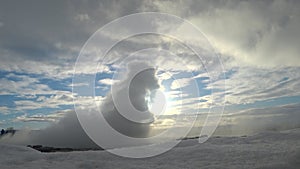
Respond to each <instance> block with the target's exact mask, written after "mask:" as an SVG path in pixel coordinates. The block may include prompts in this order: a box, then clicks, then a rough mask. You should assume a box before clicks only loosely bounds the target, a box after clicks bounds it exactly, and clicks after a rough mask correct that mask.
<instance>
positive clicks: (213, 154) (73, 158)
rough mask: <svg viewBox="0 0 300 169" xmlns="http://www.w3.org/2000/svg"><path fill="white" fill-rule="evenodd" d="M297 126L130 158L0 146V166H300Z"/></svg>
mask: <svg viewBox="0 0 300 169" xmlns="http://www.w3.org/2000/svg"><path fill="white" fill-rule="evenodd" d="M299 140H300V129H295V130H289V131H284V132H265V133H261V134H258V135H254V136H249V137H213V138H211V139H209V140H208V141H207V142H205V143H203V144H198V142H197V141H198V140H197V139H190V140H184V141H182V142H181V143H180V144H179V145H178V146H177V147H175V148H173V149H172V150H170V151H169V152H167V153H164V154H162V155H159V156H156V157H151V158H145V159H130V158H123V157H118V156H115V155H112V154H110V153H108V152H106V151H85V152H67V153H41V152H38V151H36V150H33V149H31V148H28V147H24V146H15V145H8V144H1V145H0V168H1V169H11V168H14V169H18V168H20V169H21V168H22V169H23V168H25V169H27V168H30V169H36V168H39V169H40V168H64V169H68V168H70V169H76V168H78V169H90V168H103V169H105V168H120V169H122V168H126V169H130V168H141V169H143V168H144V169H150V168H151V169H152V168H154V169H155V168H165V169H167V168H172V169H177V168H178V169H183V168H184V169H189V168H191V169H192V168H222V169H224V168H230V169H234V168H237V169H240V168H264V169H267V168H269V169H276V168H278V169H279V168H287V169H289V168H290V169H292V168H295V169H296V168H300V160H299V159H300V141H299Z"/></svg>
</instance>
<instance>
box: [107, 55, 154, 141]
mask: <svg viewBox="0 0 300 169" xmlns="http://www.w3.org/2000/svg"><path fill="white" fill-rule="evenodd" d="M115 75H117V74H115ZM122 77H123V79H119V80H116V78H117V77H116V76H115V77H114V80H115V81H118V82H117V83H116V84H113V85H112V89H111V93H110V94H109V95H108V96H107V98H106V100H105V101H104V103H103V104H102V106H101V110H102V113H103V116H104V118H105V119H106V121H107V122H108V123H109V125H110V126H111V127H112V128H114V129H115V130H116V131H118V132H120V133H122V134H124V135H126V136H129V137H139V138H143V137H147V136H148V133H149V130H150V127H149V126H150V124H151V123H152V122H153V121H154V117H153V114H152V113H151V112H149V108H148V100H147V95H148V94H149V93H150V92H152V91H153V90H155V89H158V88H159V84H158V81H157V79H156V77H155V69H154V68H153V67H150V66H149V65H148V64H146V63H144V62H136V61H135V62H131V63H128V65H127V71H126V74H125V75H124V74H122V75H121V78H122ZM152 96H153V95H152Z"/></svg>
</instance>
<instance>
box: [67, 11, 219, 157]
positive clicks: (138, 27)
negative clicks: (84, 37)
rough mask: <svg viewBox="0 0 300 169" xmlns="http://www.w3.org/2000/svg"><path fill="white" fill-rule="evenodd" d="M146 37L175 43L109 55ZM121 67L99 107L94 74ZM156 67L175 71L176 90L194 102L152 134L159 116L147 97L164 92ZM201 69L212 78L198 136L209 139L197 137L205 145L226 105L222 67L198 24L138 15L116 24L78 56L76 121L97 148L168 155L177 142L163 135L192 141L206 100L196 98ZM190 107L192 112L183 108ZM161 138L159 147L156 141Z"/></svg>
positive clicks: (136, 47)
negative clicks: (191, 134)
mask: <svg viewBox="0 0 300 169" xmlns="http://www.w3.org/2000/svg"><path fill="white" fill-rule="evenodd" d="M149 34H155V35H163V36H165V37H168V38H169V39H171V41H170V42H169V43H164V44H161V45H160V46H159V47H156V48H153V45H152V46H151V45H150V47H147V46H146V45H147V44H148V42H149V41H137V42H136V41H132V43H133V42H134V43H135V45H131V46H130V45H129V46H126V45H125V46H122V45H121V47H120V48H121V49H126V50H125V51H127V53H126V54H124V52H119V53H117V54H116V55H114V56H112V57H109V56H107V54H108V53H109V51H110V50H112V48H113V47H114V46H116V45H117V44H118V43H119V42H122V41H124V40H125V39H127V38H128V37H133V36H140V35H149ZM175 42H179V43H180V44H181V46H184V48H185V49H188V50H189V52H186V51H185V50H181V49H183V48H181V47H180V48H177V47H179V46H176V47H174V43H175ZM132 43H131V44H132ZM128 51H130V52H128ZM132 53H134V54H133V55H132ZM129 56H130V57H129ZM126 57H128V58H130V59H129V60H127V59H126ZM122 61H123V63H122V64H120V62H122ZM119 65H121V68H120V67H119ZM201 65H202V66H201ZM116 68H117V69H118V71H117V72H118V73H117V74H114V75H113V81H114V82H115V83H113V84H112V85H111V90H110V92H109V93H108V95H106V96H105V97H104V99H103V100H102V101H103V102H102V104H101V106H100V107H99V103H98V102H96V99H97V98H98V97H97V96H96V95H95V91H96V89H95V81H96V80H95V77H96V74H97V73H99V72H100V73H103V74H104V75H107V74H110V73H112V72H114V71H115V70H114V69H116ZM157 68H158V69H162V70H163V71H164V72H166V73H167V74H170V75H171V78H172V79H174V81H177V82H178V84H179V85H178V86H175V87H174V86H173V87H174V90H177V91H176V92H181V93H183V95H184V96H185V97H188V98H185V99H186V100H185V101H188V100H190V101H192V102H193V103H194V104H193V105H192V106H190V107H185V109H184V110H185V111H178V112H179V114H177V115H173V116H172V117H176V118H174V121H175V124H174V125H173V126H172V127H170V128H168V129H166V130H164V131H163V132H161V133H159V134H156V135H154V136H152V135H151V136H149V135H148V132H149V124H151V123H152V122H153V120H154V118H153V114H152V113H151V112H150V111H149V107H148V100H147V97H148V95H149V92H150V93H151V92H153V91H160V90H157V89H158V87H159V83H158V82H157V79H156V77H155V72H156V70H157ZM201 70H205V71H206V72H207V74H208V80H209V81H210V82H212V83H210V84H209V87H208V88H209V89H210V90H211V94H210V97H206V98H209V100H207V105H209V106H210V107H208V110H209V111H208V112H207V113H206V114H207V116H206V118H205V123H204V125H203V127H202V129H201V132H200V136H206V137H200V138H201V139H200V140H199V141H200V142H204V141H206V140H207V139H208V138H209V137H210V136H211V135H212V134H213V132H214V131H215V129H216V128H217V125H218V123H219V121H220V118H221V115H222V113H223V108H224V104H225V100H224V97H225V76H224V73H223V67H222V64H221V62H220V60H219V57H218V55H216V53H215V50H214V48H213V47H212V46H211V45H210V43H209V41H208V40H207V39H206V37H205V36H204V35H203V34H202V33H201V32H200V31H199V29H198V28H196V27H195V26H194V25H192V24H191V23H189V22H187V21H185V20H183V19H181V18H179V17H176V16H173V15H168V14H162V13H138V14H133V15H128V16H125V17H122V18H119V19H116V20H114V21H112V22H110V23H108V24H107V25H105V26H103V27H102V28H101V29H99V30H98V31H97V32H95V33H94V34H93V35H92V36H91V37H90V38H89V39H88V41H87V42H86V43H85V45H84V46H83V48H82V50H81V52H80V55H79V57H78V59H77V62H76V66H75V71H74V78H73V85H72V86H73V94H74V95H73V97H74V105H75V111H76V114H77V117H78V120H79V122H80V124H81V126H82V128H83V129H84V131H85V132H86V133H87V135H88V136H89V137H90V138H91V139H92V140H93V141H94V142H95V143H96V144H97V145H99V146H100V147H102V148H103V149H105V150H107V151H109V152H111V153H113V154H116V155H119V156H124V157H130V158H145V157H151V156H155V155H159V154H161V153H164V152H166V151H168V150H170V149H172V148H173V147H174V146H176V145H177V144H178V143H179V142H180V140H176V139H174V138H170V139H169V137H166V136H170V135H172V134H174V133H176V136H178V137H185V136H187V134H188V133H189V132H190V130H191V128H193V126H194V122H195V121H196V120H197V117H198V114H199V112H198V110H199V108H200V103H201V101H202V100H201V97H200V95H199V91H200V90H199V86H200V87H201V85H199V83H198V80H197V78H199V77H201V74H200V73H199V71H201ZM195 73H196V74H197V76H196V75H195ZM198 75H200V76H198ZM179 79H181V80H179ZM169 88H172V87H170V86H169ZM202 89H204V88H203V86H202ZM215 91H217V92H216V93H217V94H215V93H214V92H215ZM160 94H161V93H160ZM150 95H151V94H150ZM162 99H163V97H162ZM209 103H210V104H209ZM161 105H162V106H161ZM161 105H159V106H158V107H161V109H159V108H157V107H155V108H151V110H155V111H157V112H158V114H159V113H160V112H163V107H164V106H163V105H165V102H164V101H162V104H161ZM155 106H157V104H155ZM181 106H182V105H181V104H176V107H179V108H178V110H183V108H182V109H181ZM190 109H193V111H186V110H190ZM160 110H162V111H160ZM182 117H183V118H184V120H186V122H185V123H184V127H182V126H181V125H180V124H182V123H180V122H181V121H179V120H180V118H182ZM177 121H178V123H177ZM179 128H180V130H178V129H179ZM157 141H159V142H160V144H151V143H157ZM149 143H150V144H149ZM120 147H123V148H120ZM116 148H117V149H116Z"/></svg>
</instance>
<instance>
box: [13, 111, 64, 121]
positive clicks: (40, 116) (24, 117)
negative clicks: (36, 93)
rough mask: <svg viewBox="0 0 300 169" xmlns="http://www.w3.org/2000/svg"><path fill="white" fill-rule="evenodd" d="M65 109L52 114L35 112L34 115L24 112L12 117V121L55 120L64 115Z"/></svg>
mask: <svg viewBox="0 0 300 169" xmlns="http://www.w3.org/2000/svg"><path fill="white" fill-rule="evenodd" d="M65 114H66V111H61V112H57V113H54V114H47V115H45V114H35V115H28V114H24V115H22V116H18V117H17V118H16V119H14V122H56V121H58V120H59V119H60V118H62V117H64V115H65Z"/></svg>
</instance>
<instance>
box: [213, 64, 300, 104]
mask: <svg viewBox="0 0 300 169" xmlns="http://www.w3.org/2000/svg"><path fill="white" fill-rule="evenodd" d="M233 70H234V71H233V73H230V75H228V76H229V77H228V79H227V80H226V102H227V104H247V103H254V102H257V101H263V100H270V99H275V98H280V97H289V96H297V95H299V94H300V93H299V91H300V88H299V86H300V84H299V83H300V82H299V80H298V79H299V78H300V76H299V73H297V72H299V68H297V67H291V68H276V69H264V68H261V69H259V68H257V69H253V68H251V67H239V68H236V69H233ZM219 85H223V84H222V81H215V82H212V83H208V84H207V89H211V88H212V86H217V87H218V86H219ZM216 94H217V93H216Z"/></svg>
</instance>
